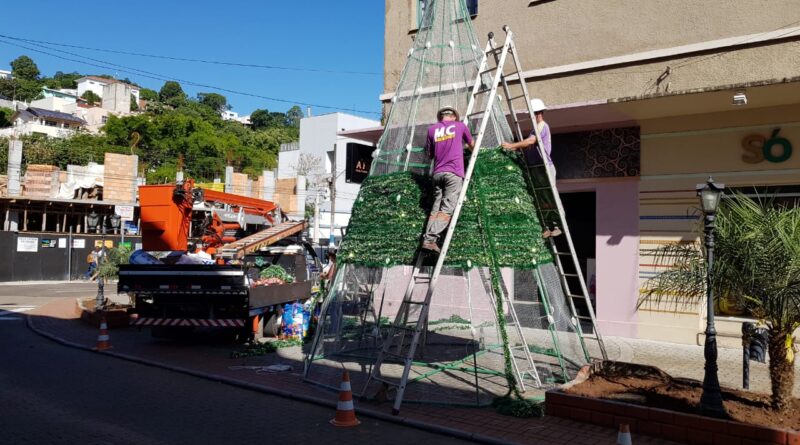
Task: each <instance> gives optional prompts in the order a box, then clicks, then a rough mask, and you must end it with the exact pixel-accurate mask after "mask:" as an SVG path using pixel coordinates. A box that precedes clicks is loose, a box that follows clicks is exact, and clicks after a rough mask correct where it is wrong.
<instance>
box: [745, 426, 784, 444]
mask: <svg viewBox="0 0 800 445" xmlns="http://www.w3.org/2000/svg"><path fill="white" fill-rule="evenodd" d="M752 427H753V431H754V432H755V434H756V439H758V440H761V441H762V442H765V441H766V442H775V443H788V438H787V437H786V431H783V430H778V429H773V428H767V427H763V426H757V425H753V426H752Z"/></svg>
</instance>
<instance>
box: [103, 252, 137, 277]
mask: <svg viewBox="0 0 800 445" xmlns="http://www.w3.org/2000/svg"><path fill="white" fill-rule="evenodd" d="M105 253H106V254H105V257H104V258H102V260H101V261H100V264H99V265H98V266H97V276H99V277H103V278H107V279H108V278H116V277H117V275H118V274H119V265H120V264H128V260H129V259H130V256H131V249H130V248H129V247H127V246H120V247H115V248H113V249H105Z"/></svg>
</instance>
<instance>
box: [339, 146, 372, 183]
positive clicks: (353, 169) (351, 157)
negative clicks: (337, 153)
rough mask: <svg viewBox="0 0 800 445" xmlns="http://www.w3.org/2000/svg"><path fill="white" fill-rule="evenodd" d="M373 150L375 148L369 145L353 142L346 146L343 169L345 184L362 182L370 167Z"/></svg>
mask: <svg viewBox="0 0 800 445" xmlns="http://www.w3.org/2000/svg"><path fill="white" fill-rule="evenodd" d="M373 150H375V147H373V146H371V145H364V144H356V143H353V142H349V143H348V144H347V165H346V169H345V180H346V181H347V182H353V183H356V184H361V183H362V182H364V179H366V178H367V175H369V169H370V167H371V166H372V152H373Z"/></svg>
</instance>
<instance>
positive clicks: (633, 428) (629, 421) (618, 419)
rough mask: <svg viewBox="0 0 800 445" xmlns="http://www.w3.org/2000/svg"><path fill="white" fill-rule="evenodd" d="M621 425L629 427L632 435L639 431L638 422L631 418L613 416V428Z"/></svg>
mask: <svg viewBox="0 0 800 445" xmlns="http://www.w3.org/2000/svg"><path fill="white" fill-rule="evenodd" d="M623 424H628V425H630V427H631V432H632V433H636V432H638V431H639V421H638V420H636V419H634V418H633V417H625V416H614V426H616V427H619V426H620V425H623Z"/></svg>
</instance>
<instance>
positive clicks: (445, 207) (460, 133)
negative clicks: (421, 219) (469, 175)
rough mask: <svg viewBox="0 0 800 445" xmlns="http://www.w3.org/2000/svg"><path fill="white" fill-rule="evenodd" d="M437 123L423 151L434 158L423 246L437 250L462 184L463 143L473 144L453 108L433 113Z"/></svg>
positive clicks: (431, 127)
mask: <svg viewBox="0 0 800 445" xmlns="http://www.w3.org/2000/svg"><path fill="white" fill-rule="evenodd" d="M436 117H437V119H438V120H439V122H437V123H435V124H433V125H431V126H430V127H428V137H427V139H426V141H425V150H426V151H427V152H428V155H429V156H430V157H431V158H433V188H434V202H433V209H432V210H431V214H430V217H429V218H428V227H427V229H426V230H425V238H424V239H423V243H422V248H423V249H424V250H427V251H430V252H436V253H439V252H440V249H439V245H438V244H437V243H438V241H439V237H440V236H441V234H442V232H444V231H445V229H447V226H448V225H449V224H450V218H451V217H452V216H453V212H454V211H455V209H456V202H457V201H458V195H459V194H460V193H461V185H462V184H463V183H464V144H466V145H467V147H469V149H470V150H472V149H473V148H474V147H475V143H474V142H473V140H472V135H471V134H470V132H469V128H467V126H466V125H464V123H462V122H461V121H459V119H458V111H456V109H455V108H453V107H443V108H442V109H440V110H439V112H438V113H437V114H436Z"/></svg>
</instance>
